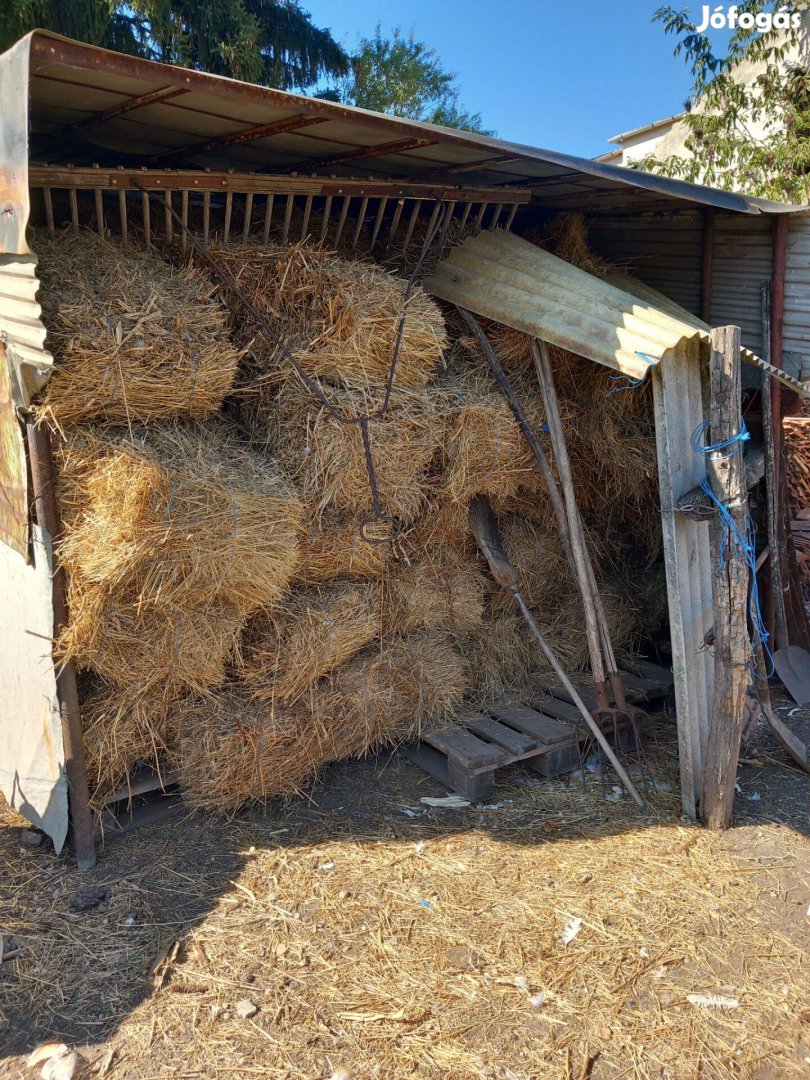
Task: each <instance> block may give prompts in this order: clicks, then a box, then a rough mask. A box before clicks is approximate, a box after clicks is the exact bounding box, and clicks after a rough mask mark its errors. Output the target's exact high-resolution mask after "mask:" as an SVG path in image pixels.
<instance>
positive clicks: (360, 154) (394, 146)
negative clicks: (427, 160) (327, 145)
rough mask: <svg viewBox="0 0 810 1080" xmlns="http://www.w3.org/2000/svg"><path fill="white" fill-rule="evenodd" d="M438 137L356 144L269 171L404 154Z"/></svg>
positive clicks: (321, 167) (324, 165) (309, 168)
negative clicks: (349, 148) (334, 152)
mask: <svg viewBox="0 0 810 1080" xmlns="http://www.w3.org/2000/svg"><path fill="white" fill-rule="evenodd" d="M436 142H437V140H436V139H399V140H398V141H397V142H389V143H380V144H378V145H377V146H356V147H354V148H353V149H351V150H344V151H343V153H340V154H330V155H329V156H328V157H322V158H315V159H314V160H313V159H312V158H304V159H303V161H296V162H295V164H294V165H281V166H279V167H278V168H277V169H270V170H268V171H269V172H274V173H288V172H296V171H298V170H299V169H306V170H307V171H310V170H314V169H323V168H327V167H328V166H330V165H343V164H345V163H346V162H349V161H366V160H368V158H373V157H383V156H384V155H386V154H404V153H405V152H406V151H407V150H420V149H421V148H422V147H424V146H435V145H436Z"/></svg>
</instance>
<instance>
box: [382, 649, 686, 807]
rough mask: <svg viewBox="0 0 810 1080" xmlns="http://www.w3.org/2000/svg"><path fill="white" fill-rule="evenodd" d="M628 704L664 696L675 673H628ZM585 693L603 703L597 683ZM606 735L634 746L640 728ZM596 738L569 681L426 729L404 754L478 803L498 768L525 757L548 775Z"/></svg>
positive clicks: (565, 767) (567, 767)
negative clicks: (435, 728) (449, 724)
mask: <svg viewBox="0 0 810 1080" xmlns="http://www.w3.org/2000/svg"><path fill="white" fill-rule="evenodd" d="M623 681H624V686H625V692H626V695H627V699H628V702H630V703H632V704H634V705H641V704H642V703H649V702H652V701H655V700H657V699H659V698H662V697H664V696H665V695H666V694H667V692H668V690H669V687H670V686H671V684H672V674H671V672H667V671H666V670H665V669H662V668H658V669H655V670H654V665H649V666H648V668H647V670H646V671H645V674H644V676H634V675H625V676H624V677H623ZM577 692H578V693H579V694H580V696H581V697H582V699H583V701H584V702H585V704H586V705H588V706H589V707H592V706H593V705H595V700H594V693H593V687H592V686H578V687H577ZM604 730H605V734H606V736H607V737H608V739H609V740H611V741H612V742H614V744H616V745H618V746H620V747H621V748H622V749H628V748H632V747H633V746H634V745H635V740H636V738H637V736H636V732H635V731H634V730H632V728H631V726H630V725H629V724H627V723H624V724H618V725H614V724H613V723H612V722H611V723H609V724H608V725H606V726H605V728H604ZM591 738H592V736H591V735H590V732H589V731H588V729H587V727H586V726H585V724H584V723H583V722H582V717H581V716H580V713H579V710H578V709H577V708H576V706H575V705H573V703H572V702H571V698H570V695H569V694H568V693H567V692H566V691H565V690H564V689H563V688H562V687H554V686H553V687H550V688H549V692H548V693H546V694H541V695H538V696H536V697H532V698H530V699H529V700H528V702H527V703H526V704H520V703H515V702H504V703H502V704H498V705H494V706H492V707H491V708H489V709H487V710H486V712H482V713H479V714H478V715H476V716H473V717H472V718H470V719H469V720H468V721H467V722H466V724H465V726H464V727H453V728H447V729H445V730H443V731H439V732H436V733H434V734H431V735H426V736H425V738H424V740H423V741H422V742H421V743H419V744H418V745H417V746H412V747H408V748H406V749H405V750H404V751H403V753H404V755H405V757H406V758H408V760H409V761H412V762H413V763H414V764H415V765H419V766H420V767H421V768H423V769H424V770H425V772H427V773H429V774H430V775H431V776H433V777H434V778H435V779H437V780H439V781H440V783H442V784H446V785H447V786H448V787H449V788H450V789H451V790H453V791H456V792H458V794H459V795H463V796H464V797H465V798H466V799H469V800H470V801H471V802H478V801H481V800H484V799H488V798H490V797H491V795H492V793H493V791H494V790H495V772H496V771H497V770H498V769H500V768H503V767H504V766H506V765H513V764H515V763H516V762H521V763H522V764H524V765H526V766H527V768H529V769H531V770H532V771H533V772H537V773H539V774H540V775H541V776H547V777H551V776H559V775H560V774H561V773H565V772H570V771H571V770H572V769H575V768H577V767H578V765H579V763H580V746H581V744H582V743H583V742H587V741H589V740H590V739H591Z"/></svg>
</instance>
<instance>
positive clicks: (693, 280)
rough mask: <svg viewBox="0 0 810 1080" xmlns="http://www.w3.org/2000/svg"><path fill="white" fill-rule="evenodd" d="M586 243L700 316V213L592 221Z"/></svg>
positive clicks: (701, 223)
mask: <svg viewBox="0 0 810 1080" xmlns="http://www.w3.org/2000/svg"><path fill="white" fill-rule="evenodd" d="M766 224H767V222H766ZM588 241H589V243H590V245H591V247H592V248H593V250H594V251H596V252H597V253H598V254H599V255H603V256H604V257H605V258H606V259H609V260H610V261H611V262H612V263H614V264H615V265H616V266H618V267H619V268H621V269H623V270H627V271H629V272H630V273H633V274H636V275H637V276H638V277H639V278H641V280H642V281H643V282H645V284H647V285H652V286H653V288H655V289H658V291H659V292H662V293H664V295H665V296H668V297H670V299H672V300H674V301H676V303H678V304H680V305H681V307H684V308H686V310H687V311H691V312H692V313H693V314H694V315H700V290H701V273H702V263H703V212H702V211H701V210H692V209H688V210H681V211H677V212H673V213H661V214H635V215H632V216H630V215H627V216H625V215H622V216H621V217H610V218H593V219H591V220H590V221H589V224H588ZM746 344H747V343H746Z"/></svg>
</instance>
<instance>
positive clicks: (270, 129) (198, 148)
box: [149, 113, 326, 162]
mask: <svg viewBox="0 0 810 1080" xmlns="http://www.w3.org/2000/svg"><path fill="white" fill-rule="evenodd" d="M324 123H326V117H324V116H311V115H309V114H308V113H297V114H296V115H295V116H285V117H284V118H283V119H281V120H274V121H273V122H272V123H271V124H259V125H258V126H254V127H249V128H243V129H242V131H234V132H232V133H231V134H230V135H218V136H217V137H216V138H214V139H206V140H205V141H204V142H198V143H194V144H193V145H191V146H176V147H174V149H172V150H164V151H163V152H162V153H160V154H153V155H152V157H151V158H150V159H149V160H150V161H152V162H155V161H168V160H169V159H171V158H175V157H183V156H186V157H191V156H192V155H193V154H208V153H210V152H211V151H212V150H221V149H222V148H223V147H225V146H243V145H244V144H245V143H250V142H255V141H256V139H265V138H268V137H269V136H271V135H280V134H281V133H282V132H285V131H297V130H299V128H305V127H312V125H313V124H324Z"/></svg>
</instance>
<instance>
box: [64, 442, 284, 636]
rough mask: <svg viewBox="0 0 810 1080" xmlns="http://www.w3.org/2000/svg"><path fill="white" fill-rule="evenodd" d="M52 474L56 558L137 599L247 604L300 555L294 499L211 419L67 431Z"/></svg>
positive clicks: (261, 599)
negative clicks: (59, 535)
mask: <svg viewBox="0 0 810 1080" xmlns="http://www.w3.org/2000/svg"><path fill="white" fill-rule="evenodd" d="M58 485H59V487H58V490H59V497H60V502H61V504H62V505H63V507H64V508H65V511H66V512H65V513H64V524H65V528H64V539H63V540H62V542H61V544H60V547H59V555H60V558H61V560H62V563H63V564H64V566H65V567H66V568H67V569H68V570H69V571H70V573H71V574H73V575H79V576H80V577H81V578H82V579H83V581H84V582H85V583H91V582H92V583H95V584H98V585H103V586H107V587H117V586H119V585H122V584H126V586H127V588H128V590H129V592H130V593H133V592H134V593H136V594H137V596H138V597H139V599H140V600H141V601H147V602H153V603H155V604H160V603H166V604H175V605H178V604H185V603H187V602H188V601H191V602H192V603H193V604H194V605H195V606H200V605H204V604H205V603H206V601H208V600H212V599H217V600H219V601H221V602H223V603H225V604H228V605H231V606H232V607H233V608H234V609H235V610H238V611H240V612H242V613H243V614H245V615H246V614H248V613H249V612H251V611H254V610H256V608H258V607H261V606H264V605H269V604H272V603H275V602H276V601H277V600H279V599H280V598H281V596H282V595H283V593H284V591H285V589H286V588H287V585H288V583H289V581H290V578H291V577H292V574H293V571H294V569H295V567H296V565H297V564H298V561H299V558H300V551H299V545H298V538H299V533H300V523H301V517H302V513H303V509H302V506H301V503H300V501H299V500H298V498H297V497H296V496H295V495H294V494H293V492H292V491H291V490H290V488H289V486H288V485H287V484H285V483H284V482H283V481H282V480H280V478H279V475H278V473H277V471H276V470H275V469H274V467H273V464H272V462H269V461H267V460H261V459H259V458H258V457H256V456H255V455H253V454H251V453H249V452H247V451H246V450H244V449H243V448H242V447H241V446H239V445H238V444H237V443H236V442H235V440H234V439H233V438H230V437H228V436H227V434H225V433H224V431H223V430H220V429H219V428H203V427H193V428H185V427H180V426H176V425H167V426H155V427H150V428H148V429H144V430H142V431H138V432H137V435H136V437H135V438H132V439H131V438H129V437H128V435H127V434H126V433H123V432H105V433H101V432H100V431H97V430H95V431H94V430H90V429H77V430H75V431H71V432H70V433H69V434H68V436H67V438H66V441H65V443H64V445H63V447H62V449H61V451H60V454H59V481H58Z"/></svg>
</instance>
